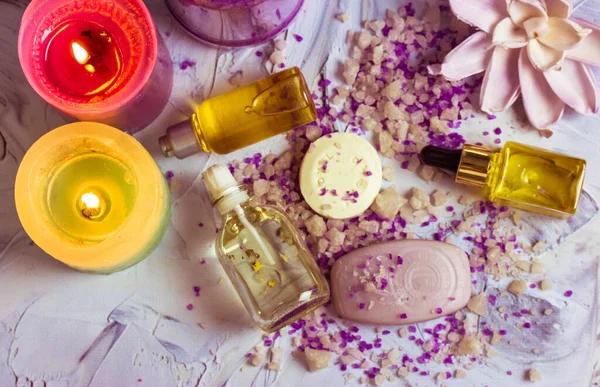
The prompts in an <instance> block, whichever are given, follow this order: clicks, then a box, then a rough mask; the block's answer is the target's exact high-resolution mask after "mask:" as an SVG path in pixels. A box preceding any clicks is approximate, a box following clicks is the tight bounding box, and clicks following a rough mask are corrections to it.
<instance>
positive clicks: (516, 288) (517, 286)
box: [508, 280, 527, 296]
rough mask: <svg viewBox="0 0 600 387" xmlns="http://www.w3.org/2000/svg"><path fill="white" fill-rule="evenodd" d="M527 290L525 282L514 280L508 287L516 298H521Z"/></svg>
mask: <svg viewBox="0 0 600 387" xmlns="http://www.w3.org/2000/svg"><path fill="white" fill-rule="evenodd" d="M526 290H527V282H525V281H523V280H514V281H512V282H511V283H510V285H508V291H509V292H511V293H512V294H514V295H516V296H520V295H521V294H523V293H525V291H526Z"/></svg>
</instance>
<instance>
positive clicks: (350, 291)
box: [331, 240, 471, 324]
mask: <svg viewBox="0 0 600 387" xmlns="http://www.w3.org/2000/svg"><path fill="white" fill-rule="evenodd" d="M331 293H332V298H333V303H334V305H335V308H336V310H337V312H338V313H339V314H340V316H341V317H343V318H346V319H348V320H354V321H359V322H365V323H372V324H410V323H415V322H420V321H426V320H431V319H434V318H437V317H440V316H442V315H447V314H450V313H454V312H456V311H457V310H459V309H460V308H462V307H464V306H465V305H466V304H467V301H469V299H470V298H471V272H470V268H469V260H468V258H467V255H466V254H465V253H464V252H463V251H462V250H461V249H459V248H458V247H456V246H454V245H450V244H447V243H442V242H435V241H423V240H403V241H394V242H386V243H381V244H377V245H372V246H369V247H364V248H362V249H359V250H356V251H353V252H351V253H348V254H346V255H344V256H343V257H341V258H340V259H338V260H337V262H336V263H335V264H334V265H333V269H332V272H331Z"/></svg>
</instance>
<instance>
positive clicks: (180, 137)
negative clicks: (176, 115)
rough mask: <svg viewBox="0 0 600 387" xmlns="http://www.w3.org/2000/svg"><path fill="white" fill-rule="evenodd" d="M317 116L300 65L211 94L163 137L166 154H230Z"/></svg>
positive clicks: (312, 119)
mask: <svg viewBox="0 0 600 387" xmlns="http://www.w3.org/2000/svg"><path fill="white" fill-rule="evenodd" d="M316 119H317V109H316V107H315V103H314V101H313V99H312V95H311V93H310V91H309V89H308V86H307V85H306V81H305V80H304V76H303V75H302V72H301V71H300V69H299V68H298V67H292V68H289V69H286V70H283V71H281V72H278V73H275V74H273V75H270V76H268V77H266V78H263V79H261V80H259V81H257V82H254V83H251V84H249V85H246V86H243V87H241V88H239V89H236V90H233V91H231V92H229V93H226V94H223V95H220V96H218V97H214V98H210V99H207V100H206V101H204V102H202V103H201V104H200V105H199V106H198V108H197V109H196V113H195V114H193V115H192V118H191V119H189V120H187V121H183V122H180V123H178V124H175V125H173V126H170V127H169V128H168V129H167V134H166V135H164V136H162V137H161V138H160V139H159V140H158V141H159V144H160V149H161V151H162V153H163V154H164V155H165V156H166V157H171V156H175V157H177V158H178V159H183V158H186V157H188V156H191V155H193V154H194V153H197V152H200V151H204V152H215V153H218V154H227V153H230V152H233V151H235V150H237V149H241V148H244V147H246V146H248V145H252V144H254V143H257V142H259V141H262V140H265V139H267V138H269V137H273V136H275V135H277V134H280V133H284V132H287V131H288V130H291V129H294V128H297V127H299V126H302V125H305V124H308V123H310V122H313V121H314V120H316Z"/></svg>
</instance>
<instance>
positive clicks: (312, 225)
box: [304, 215, 327, 237]
mask: <svg viewBox="0 0 600 387" xmlns="http://www.w3.org/2000/svg"><path fill="white" fill-rule="evenodd" d="M304 224H305V225H306V228H307V230H308V232H309V233H310V234H311V235H314V236H316V237H321V236H323V235H325V232H326V231H327V226H326V225H325V221H324V220H323V218H321V217H320V216H319V215H313V216H312V217H311V218H310V219H308V220H307V221H306V222H305V223H304Z"/></svg>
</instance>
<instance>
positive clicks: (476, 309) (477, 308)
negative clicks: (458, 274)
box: [467, 292, 487, 317]
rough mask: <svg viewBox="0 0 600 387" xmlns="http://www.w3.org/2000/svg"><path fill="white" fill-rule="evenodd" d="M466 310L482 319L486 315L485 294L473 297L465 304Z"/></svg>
mask: <svg viewBox="0 0 600 387" xmlns="http://www.w3.org/2000/svg"><path fill="white" fill-rule="evenodd" d="M467 308H468V309H469V310H470V311H471V312H473V313H475V314H477V315H479V316H482V317H485V315H486V314H487V301H486V299H485V293H483V292H481V293H479V294H478V295H476V296H475V297H473V298H471V299H470V300H469V302H467Z"/></svg>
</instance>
